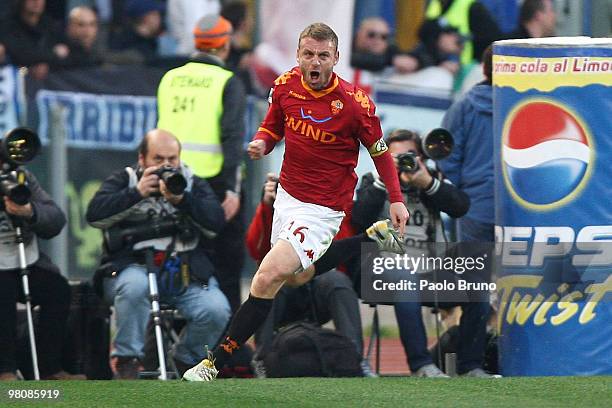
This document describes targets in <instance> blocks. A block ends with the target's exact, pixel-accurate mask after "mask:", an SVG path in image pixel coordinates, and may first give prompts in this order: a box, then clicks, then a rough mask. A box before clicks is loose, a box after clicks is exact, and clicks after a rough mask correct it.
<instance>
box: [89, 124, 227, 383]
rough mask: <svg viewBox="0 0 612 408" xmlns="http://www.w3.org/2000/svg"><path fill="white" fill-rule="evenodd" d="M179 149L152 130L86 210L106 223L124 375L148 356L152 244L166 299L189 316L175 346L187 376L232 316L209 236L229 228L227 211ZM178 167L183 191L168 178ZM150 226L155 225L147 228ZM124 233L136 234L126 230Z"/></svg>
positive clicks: (108, 284) (108, 285) (93, 220)
mask: <svg viewBox="0 0 612 408" xmlns="http://www.w3.org/2000/svg"><path fill="white" fill-rule="evenodd" d="M180 153H181V145H180V143H179V141H178V140H177V139H176V137H175V136H174V135H173V134H171V133H170V132H167V131H165V130H161V129H154V130H151V131H150V132H148V133H147V134H146V135H145V137H144V138H143V140H142V142H141V144H140V146H139V149H138V165H136V166H133V167H127V168H125V169H124V170H120V171H118V172H116V173H114V174H113V175H111V176H110V177H109V178H108V179H106V180H105V181H104V183H103V184H102V186H101V187H100V189H99V190H98V192H97V193H96V195H95V196H94V198H93V199H92V201H91V202H90V204H89V207H88V209H87V215H86V217H87V221H88V222H89V223H90V224H91V225H92V226H94V227H96V228H102V229H105V230H106V234H107V237H108V238H109V239H107V242H106V248H105V254H104V259H103V262H106V264H108V265H109V267H108V268H107V270H108V271H110V272H113V273H112V274H111V276H112V277H111V278H108V279H105V281H104V292H105V296H106V297H107V298H108V299H109V300H111V301H114V307H115V311H116V317H117V334H116V337H115V341H114V346H115V347H114V351H113V356H114V357H116V358H117V377H118V378H122V379H127V378H136V377H137V374H138V369H139V366H140V364H139V361H138V359H141V358H142V357H143V355H144V352H143V347H144V341H145V330H146V326H147V322H148V320H149V314H150V307H151V305H150V303H149V297H148V296H149V283H148V278H147V268H146V266H145V251H146V250H149V249H148V248H151V247H153V248H154V251H155V253H154V261H155V266H156V267H158V268H159V274H158V286H159V287H160V296H161V299H162V301H164V302H167V303H169V304H171V305H174V306H176V308H177V309H178V310H179V312H180V313H181V314H182V316H183V317H184V318H185V320H186V321H187V325H186V327H185V329H184V332H183V333H182V335H181V339H180V342H179V343H178V344H177V345H176V349H175V352H174V360H175V363H176V366H177V368H178V370H179V371H180V372H181V375H182V372H183V371H185V370H186V369H187V368H189V367H191V366H192V365H194V364H196V363H197V362H198V361H200V360H201V359H202V358H204V354H205V349H204V347H202V345H203V344H207V345H210V346H211V347H213V346H214V345H215V344H216V343H217V341H218V339H219V337H220V336H221V334H222V331H223V329H224V328H225V326H226V324H227V322H228V320H229V317H230V308H229V303H228V301H227V298H226V297H225V296H224V295H223V293H222V292H221V291H220V290H219V287H218V282H217V279H216V277H215V276H214V275H215V273H214V267H213V264H212V262H211V260H210V258H209V256H208V253H207V252H208V248H207V245H208V240H207V239H205V236H207V237H211V236H212V234H210V232H213V233H216V232H219V231H220V230H221V229H222V228H223V226H224V223H225V220H224V214H223V209H222V208H221V205H220V204H219V202H218V200H217V198H216V197H215V195H214V193H213V191H212V190H211V188H210V186H209V185H208V183H207V182H206V181H205V180H203V179H201V178H199V177H197V176H195V175H193V174H192V172H191V170H190V169H189V168H188V167H186V166H185V165H184V164H182V163H181V160H180ZM168 168H172V169H178V171H177V170H172V171H168ZM160 170H164V171H166V173H165V174H161V173H160ZM177 173H180V174H182V176H183V177H180V176H178V179H180V180H183V179H184V180H185V181H186V186H182V187H186V188H184V191H179V192H177V191H175V190H174V188H172V187H173V186H172V185H171V180H170V178H166V176H167V175H171V176H172V177H175V176H177ZM160 175H161V178H160ZM164 179H165V180H166V182H165V181H164ZM172 184H175V183H174V182H172ZM179 184H180V183H179ZM171 190H173V191H174V193H173V192H171ZM168 224H169V225H171V226H172V225H177V227H176V228H174V229H173V230H172V232H167V231H166V233H160V234H158V235H159V236H156V235H155V234H154V232H155V230H156V227H155V226H161V225H168ZM147 226H151V227H152V228H151V229H150V230H149V231H147V228H146V227H147ZM159 229H160V230H163V228H159ZM121 231H123V232H124V233H125V232H126V231H131V232H130V233H129V234H127V235H122V233H121ZM112 237H120V238H121V237H123V241H121V240H120V241H119V242H120V243H121V242H123V243H124V245H123V246H121V245H117V244H116V241H117V238H115V239H111V238H112ZM128 238H129V239H128ZM185 269H187V270H188V276H185V273H184V271H185ZM177 270H178V271H180V272H177ZM164 288H167V289H166V290H164Z"/></svg>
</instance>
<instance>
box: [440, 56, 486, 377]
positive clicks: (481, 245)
mask: <svg viewBox="0 0 612 408" xmlns="http://www.w3.org/2000/svg"><path fill="white" fill-rule="evenodd" d="M482 61H483V73H484V75H485V80H484V81H483V82H481V83H479V84H476V85H475V86H474V87H473V88H472V89H471V90H470V91H469V92H468V93H467V94H466V95H465V96H464V97H463V98H461V99H460V100H458V101H457V102H455V103H454V104H453V105H452V106H451V107H450V108H449V110H448V111H447V112H446V115H445V116H444V119H443V120H442V127H444V128H445V129H447V130H448V131H449V132H451V134H452V135H453V137H454V140H455V148H454V149H453V151H452V153H451V154H450V156H449V157H448V158H447V159H445V160H442V161H440V162H439V166H440V168H441V169H442V171H443V172H444V174H445V176H446V177H448V179H449V180H451V181H452V183H453V184H454V185H456V186H457V187H458V188H459V189H460V190H462V191H464V192H465V193H466V194H467V195H468V196H469V197H470V203H471V205H470V209H469V211H468V212H467V214H466V215H465V216H463V217H462V218H459V219H458V221H457V222H458V236H457V238H458V241H459V242H463V243H465V244H463V245H461V246H460V250H461V251H462V252H463V255H464V256H481V255H482V252H484V251H488V249H489V248H490V245H492V243H493V242H494V240H495V232H494V221H495V220H494V216H495V212H494V211H495V210H494V200H493V183H494V181H493V180H494V179H493V87H492V78H493V75H492V65H493V63H492V47H491V46H489V47H487V49H486V50H485V51H484V53H483V55H482ZM486 259H487V261H486V262H485V265H486V268H487V270H489V271H490V259H491V257H490V256H488V257H486ZM485 297H486V296H483V297H482V298H481V299H478V300H472V302H476V303H475V304H473V305H472V306H476V305H479V306H480V308H481V309H482V313H481V314H480V317H481V318H480V319H479V321H478V322H472V323H473V326H472V327H475V326H477V328H476V329H475V331H474V334H473V339H472V344H471V345H470V344H467V342H464V343H465V347H466V350H472V352H468V353H462V352H461V350H459V352H458V357H459V361H458V367H457V370H458V372H462V371H467V370H468V369H469V375H470V376H476V377H487V376H490V375H488V374H486V373H485V372H484V371H483V370H482V369H481V368H480V367H481V364H480V363H481V362H482V360H483V358H484V348H485V339H486V322H487V319H488V314H489V311H490V307H489V304H488V299H487V298H485ZM464 340H465V339H464ZM460 348H461V346H460ZM476 353H477V354H476ZM462 356H463V358H462Z"/></svg>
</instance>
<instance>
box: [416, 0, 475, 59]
mask: <svg viewBox="0 0 612 408" xmlns="http://www.w3.org/2000/svg"><path fill="white" fill-rule="evenodd" d="M475 1H476V0H455V1H453V4H451V6H450V7H449V8H448V10H446V13H444V14H443V15H442V4H440V0H431V1H430V2H429V6H427V10H426V11H425V17H426V18H427V19H430V20H434V19H437V18H439V17H444V18H445V19H446V21H447V22H448V24H449V25H450V26H451V27H454V28H456V29H457V30H458V31H459V34H461V35H463V36H464V37H465V38H466V40H465V42H464V43H463V51H462V52H461V65H469V64H471V63H472V61H473V60H474V44H473V43H472V41H471V40H470V39H469V37H470V35H471V32H470V7H471V6H472V4H473V3H474V2H475Z"/></svg>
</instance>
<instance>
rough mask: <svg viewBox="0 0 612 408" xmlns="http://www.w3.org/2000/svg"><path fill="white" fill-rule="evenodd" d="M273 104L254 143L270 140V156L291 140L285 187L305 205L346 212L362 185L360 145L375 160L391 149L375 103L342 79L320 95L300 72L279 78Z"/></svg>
mask: <svg viewBox="0 0 612 408" xmlns="http://www.w3.org/2000/svg"><path fill="white" fill-rule="evenodd" d="M269 102H270V107H269V109H268V113H267V114H266V117H265V119H264V120H263V122H262V124H261V127H260V128H259V129H258V132H257V134H256V135H255V137H254V139H264V140H265V141H266V143H267V150H266V153H268V152H269V151H270V150H272V148H273V147H274V143H275V142H278V141H280V140H281V139H282V138H284V139H285V156H284V159H283V165H282V169H281V173H280V183H281V184H282V186H283V188H284V189H285V190H286V191H287V192H288V193H289V194H290V195H292V196H293V197H295V198H297V199H298V200H300V201H303V202H307V203H313V204H318V205H322V206H325V207H329V208H332V209H334V210H339V211H341V210H345V209H346V208H347V206H348V205H349V204H350V203H351V201H352V198H353V190H354V189H355V184H356V183H357V175H356V174H355V171H354V169H355V166H356V165H357V159H358V157H359V143H360V142H361V143H362V144H363V145H364V146H365V147H366V148H368V150H369V151H370V154H371V156H372V157H376V156H377V155H379V154H383V153H384V152H385V151H386V150H387V149H386V146H385V144H384V141H383V140H382V132H381V129H380V121H379V119H378V117H377V116H376V115H375V110H376V107H375V106H374V103H373V102H372V101H371V100H370V98H369V97H368V96H367V94H366V93H365V92H363V91H362V90H360V89H359V88H357V87H355V86H354V85H351V84H350V83H348V82H346V81H345V80H343V79H341V78H340V77H338V76H337V75H336V74H332V77H331V80H330V85H329V86H328V87H327V88H325V89H323V90H321V91H315V90H313V89H311V88H310V87H309V86H308V85H307V84H306V83H305V82H304V81H303V80H302V75H301V72H300V70H299V68H298V67H296V68H294V69H293V70H291V71H289V72H286V73H284V74H283V75H281V76H280V77H278V79H277V80H276V81H275V85H274V87H273V88H272V90H271V91H270V99H269ZM271 142H272V143H271Z"/></svg>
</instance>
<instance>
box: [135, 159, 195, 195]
mask: <svg viewBox="0 0 612 408" xmlns="http://www.w3.org/2000/svg"><path fill="white" fill-rule="evenodd" d="M143 172H144V170H143V169H142V168H140V169H138V179H140V178H141V177H142V174H143ZM151 174H155V175H156V176H157V177H159V179H160V180H163V181H164V183H165V184H166V187H167V188H168V191H170V192H171V193H172V194H174V195H181V194H183V193H184V192H185V189H186V188H187V179H186V178H185V176H183V174H182V173H181V171H180V170H179V169H177V168H174V167H172V166H168V165H166V166H162V167H160V168H158V169H157V170H155V171H154V172H152V173H151ZM152 195H153V196H157V197H159V196H160V195H161V193H157V194H152Z"/></svg>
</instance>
